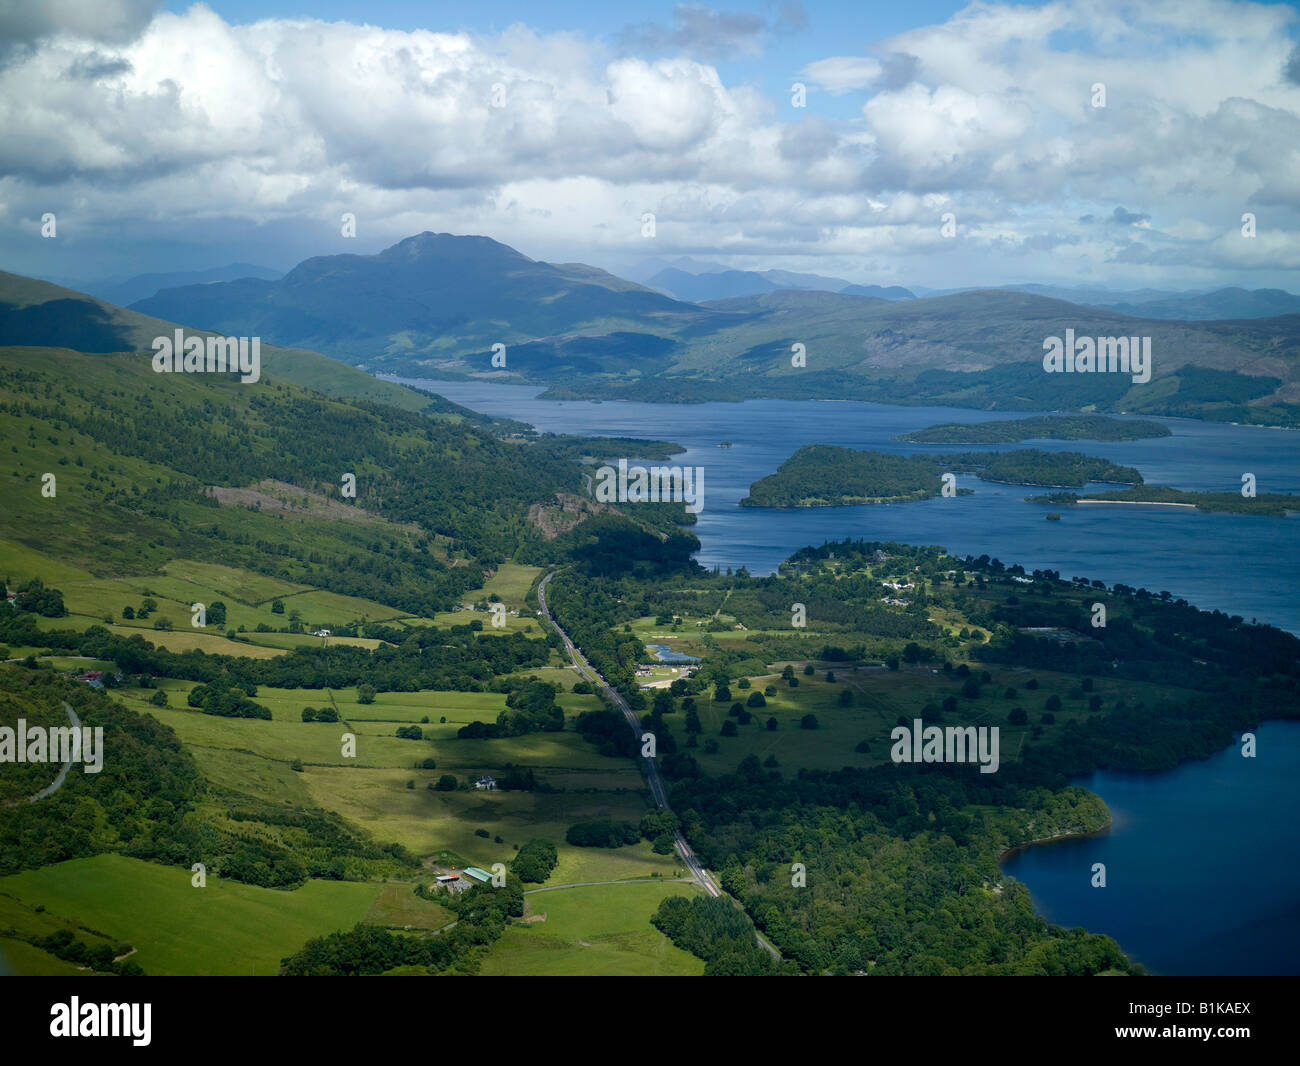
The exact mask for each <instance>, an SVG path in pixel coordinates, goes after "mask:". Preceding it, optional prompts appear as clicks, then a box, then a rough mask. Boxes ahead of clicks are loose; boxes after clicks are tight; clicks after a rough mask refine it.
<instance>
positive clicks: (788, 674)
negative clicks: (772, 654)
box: [781, 663, 794, 681]
mask: <svg viewBox="0 0 1300 1066" xmlns="http://www.w3.org/2000/svg"><path fill="white" fill-rule="evenodd" d="M792 677H794V666H793V665H791V664H789V663H787V664H786V667H785V669H784V670H782V671H781V680H783V681H789V680H790V679H791V678H792Z"/></svg>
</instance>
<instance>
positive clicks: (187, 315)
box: [132, 233, 709, 372]
mask: <svg viewBox="0 0 1300 1066" xmlns="http://www.w3.org/2000/svg"><path fill="white" fill-rule="evenodd" d="M132 306H133V309H134V310H137V311H141V312H144V313H146V314H150V315H157V316H161V317H166V318H170V319H174V320H176V321H182V322H190V323H194V324H195V325H199V326H203V327H205V328H208V329H213V330H218V331H220V332H223V333H232V334H238V335H241V336H242V335H250V336H252V335H257V336H261V337H263V338H265V339H267V340H271V341H273V342H275V343H277V344H283V345H289V346H294V347H303V348H311V349H313V350H315V351H320V352H325V353H326V354H328V355H332V356H334V357H336V358H338V359H341V360H343V361H345V362H349V363H353V364H356V363H362V362H364V363H366V364H368V365H369V366H371V367H372V368H374V369H394V368H397V367H398V366H404V367H405V368H406V369H408V370H409V369H419V368H421V367H425V368H432V369H438V368H445V367H455V368H460V369H462V370H465V369H477V370H481V371H484V372H490V371H491V370H492V369H493V368H492V365H491V362H490V360H491V353H492V346H493V345H494V344H498V343H501V344H505V345H507V346H508V347H509V346H512V345H514V344H519V343H526V342H529V341H532V340H534V339H536V338H539V337H552V336H556V335H560V334H565V335H568V334H584V333H597V334H601V335H603V334H608V333H617V332H620V331H635V332H639V333H644V334H654V333H659V332H663V331H665V330H671V329H672V328H674V327H679V326H683V325H688V324H691V323H694V322H698V321H700V320H701V319H705V318H707V317H709V316H708V313H707V312H703V311H701V310H700V309H699V308H696V307H692V306H690V305H688V304H683V303H680V302H678V301H676V300H673V299H670V298H669V297H667V296H664V295H662V294H661V293H658V292H653V291H651V290H650V289H647V288H643V287H642V286H640V285H637V284H635V283H634V282H630V281H624V280H623V279H622V278H618V277H615V276H614V275H613V274H610V273H607V272H606V271H603V270H599V269H597V268H595V267H590V266H584V265H582V264H553V263H544V262H539V261H536V260H533V259H530V258H528V256H526V255H523V254H521V253H520V252H517V251H515V249H513V248H510V247H507V246H506V245H504V244H500V243H498V242H497V241H494V240H491V239H490V238H488V237H474V236H454V235H452V234H448V233H421V234H419V235H418V236H414V237H408V238H406V239H405V240H403V241H400V242H398V243H397V244H395V245H393V246H392V247H390V248H387V249H385V250H384V251H382V252H380V253H378V254H377V255H328V256H317V257H315V258H312V259H307V260H305V261H304V262H302V263H299V264H298V266H296V267H294V268H293V270H291V271H289V273H288V274H286V275H285V276H284V277H283V278H281V279H280V280H279V281H262V280H256V279H244V280H240V281H230V282H223V283H215V284H211V285H189V286H184V287H182V288H178V289H166V290H164V291H162V292H159V293H158V294H157V295H155V296H152V297H150V298H148V299H146V300H141V301H138V302H137V303H135V304H133V305H132ZM638 351H639V349H638ZM642 354H643V355H644V356H645V358H653V356H652V354H651V353H650V352H649V351H648V350H647V351H646V352H644V353H642ZM466 356H475V357H481V358H477V359H476V361H475V362H474V363H471V364H466V363H464V362H463V359H464V358H465V357H466ZM507 359H508V362H507V365H508V366H509V367H510V368H511V369H514V360H513V359H510V358H509V357H507ZM616 368H618V369H622V368H623V364H622V363H621V362H620V363H617V366H616Z"/></svg>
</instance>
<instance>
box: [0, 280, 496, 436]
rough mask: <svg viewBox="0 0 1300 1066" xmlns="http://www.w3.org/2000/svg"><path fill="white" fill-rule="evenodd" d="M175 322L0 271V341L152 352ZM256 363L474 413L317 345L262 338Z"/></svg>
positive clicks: (379, 397) (312, 380) (367, 394)
mask: <svg viewBox="0 0 1300 1066" xmlns="http://www.w3.org/2000/svg"><path fill="white" fill-rule="evenodd" d="M178 321H179V320H178ZM184 324H185V329H186V334H187V335H193V336H200V337H205V338H206V337H208V336H212V335H213V334H212V333H211V332H210V331H206V330H202V329H197V328H192V324H191V323H190V322H188V321H186V322H185V323H184ZM177 325H178V322H172V321H166V320H164V319H160V318H154V317H152V316H150V315H147V314H142V313H140V312H139V311H132V310H129V309H127V308H123V307H117V306H114V305H113V304H111V303H108V302H107V301H105V300H100V299H97V298H96V297H94V296H89V295H87V294H86V293H83V292H76V291H75V290H73V289H65V288H63V287H62V286H59V285H55V284H53V283H52V282H48V281H38V280H37V279H35V278H28V277H23V276H22V275H21V274H7V273H5V272H4V271H0V347H18V346H22V347H33V348H42V349H53V348H67V349H71V350H73V351H78V352H89V353H96V354H108V353H111V352H139V353H147V354H148V355H149V356H150V357H152V354H153V352H152V347H151V346H152V344H153V340H154V338H155V337H162V336H165V337H170V336H172V335H173V333H174V332H175V330H176V328H177ZM247 335H248V336H252V334H247ZM262 369H263V374H264V375H266V376H270V377H272V378H276V379H280V380H283V381H287V382H292V383H293V384H295V385H302V386H305V387H307V388H311V389H315V390H317V391H318V392H322V393H324V394H325V395H327V396H337V397H346V398H351V399H361V400H372V401H375V402H378V403H385V404H391V405H393V406H395V407H400V408H403V409H405V410H408V411H420V410H426V409H428V408H429V406H430V404H431V402H435V401H436V402H437V405H438V407H439V409H440V410H443V411H445V412H453V411H454V413H455V414H456V415H457V416H458V417H466V416H468V417H472V418H477V417H478V416H476V415H474V414H473V413H472V412H470V411H467V410H465V409H464V408H457V407H455V405H452V404H448V403H447V402H446V401H442V400H437V398H436V397H430V396H429V395H428V394H426V393H420V392H416V391H414V390H412V389H408V388H405V387H404V386H401V385H395V384H393V383H392V382H388V381H379V380H378V379H376V378H373V377H371V376H370V375H369V374H366V373H365V372H363V371H360V370H357V369H355V368H354V367H350V366H347V365H345V364H343V363H340V362H339V361H338V360H335V359H329V358H326V357H325V356H322V355H320V354H318V353H317V352H311V351H304V350H302V349H298V348H281V347H277V346H275V345H274V344H271V343H269V342H267V340H266V338H263V344H262Z"/></svg>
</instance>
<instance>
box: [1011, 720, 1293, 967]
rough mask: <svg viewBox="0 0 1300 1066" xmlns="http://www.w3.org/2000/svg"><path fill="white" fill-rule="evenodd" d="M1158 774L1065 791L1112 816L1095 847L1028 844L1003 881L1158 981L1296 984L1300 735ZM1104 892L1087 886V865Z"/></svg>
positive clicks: (1269, 738)
mask: <svg viewBox="0 0 1300 1066" xmlns="http://www.w3.org/2000/svg"><path fill="white" fill-rule="evenodd" d="M1255 734H1256V737H1257V742H1258V743H1257V754H1256V757H1255V758H1253V759H1246V758H1243V757H1242V755H1241V747H1240V745H1234V746H1233V747H1231V748H1228V749H1226V750H1225V751H1222V752H1220V753H1219V754H1217V755H1215V756H1213V757H1211V758H1209V759H1206V760H1204V761H1202V762H1193V763H1185V764H1184V765H1182V766H1180V767H1179V768H1178V769H1176V770H1170V771H1169V772H1168V773H1159V774H1130V773H1109V772H1102V773H1096V774H1092V775H1091V776H1089V777H1085V778H1081V779H1080V780H1078V781H1075V782H1073V783H1074V784H1076V785H1082V786H1083V787H1084V788H1087V789H1090V790H1092V791H1093V792H1096V793H1097V794H1098V795H1099V796H1101V797H1102V799H1104V800H1105V801H1106V803H1107V805H1108V806H1109V807H1110V809H1111V813H1112V815H1113V816H1114V819H1115V822H1114V825H1113V826H1112V828H1111V829H1110V830H1109V831H1108V832H1106V833H1104V834H1102V835H1100V836H1095V837H1081V838H1078V839H1067V840H1060V841H1055V842H1053V843H1049V844H1036V845H1033V846H1031V847H1028V848H1025V849H1023V850H1022V851H1018V852H1016V853H1015V854H1013V855H1011V856H1009V857H1008V858H1007V860H1006V862H1004V863H1003V867H1002V868H1003V870H1004V871H1005V872H1006V873H1007V874H1010V875H1011V876H1012V877H1015V878H1016V879H1017V880H1020V881H1023V882H1024V883H1025V884H1026V885H1027V886H1028V887H1029V890H1030V892H1031V893H1032V894H1033V897H1034V901H1035V904H1036V907H1037V910H1038V912H1039V913H1040V914H1042V915H1043V917H1044V918H1046V919H1047V920H1048V921H1051V922H1055V923H1057V924H1058V925H1064V926H1067V927H1068V926H1083V927H1084V928H1086V929H1089V930H1091V931H1093V932H1096V933H1108V934H1110V935H1111V936H1113V937H1114V938H1115V939H1116V940H1118V941H1119V943H1120V945H1121V946H1122V947H1123V948H1124V949H1125V951H1127V952H1128V953H1129V955H1130V956H1132V957H1133V958H1135V959H1136V960H1137V961H1138V962H1141V963H1142V964H1143V965H1144V966H1146V967H1147V969H1149V970H1150V971H1151V972H1152V973H1159V974H1270V975H1271V974H1300V891H1298V890H1297V885H1298V884H1300V820H1297V819H1296V818H1295V817H1293V816H1292V811H1293V810H1294V805H1295V801H1296V798H1297V787H1296V783H1295V782H1296V776H1295V767H1296V765H1297V762H1298V761H1300V722H1267V723H1265V724H1264V725H1262V726H1260V727H1259V728H1258V729H1257V730H1255ZM1098 862H1100V863H1104V864H1105V866H1106V887H1105V888H1093V887H1092V866H1093V863H1098Z"/></svg>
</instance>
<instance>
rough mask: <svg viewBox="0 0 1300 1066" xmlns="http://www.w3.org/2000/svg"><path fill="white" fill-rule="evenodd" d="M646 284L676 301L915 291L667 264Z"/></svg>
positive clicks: (890, 295) (900, 295)
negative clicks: (770, 294)
mask: <svg viewBox="0 0 1300 1066" xmlns="http://www.w3.org/2000/svg"><path fill="white" fill-rule="evenodd" d="M646 285H647V286H648V287H649V288H652V289H658V290H659V291H660V292H664V293H667V294H668V295H669V296H672V297H675V298H676V299H678V300H686V301H688V302H690V303H705V302H707V301H709V300H729V299H733V298H734V297H737V296H760V295H762V294H763V293H766V292H777V291H778V290H780V289H795V290H808V291H820V292H844V293H848V294H850V295H853V296H878V297H881V298H882V299H885V300H911V299H914V298H915V294H913V293H911V292H909V291H908V290H907V289H903V288H900V287H899V286H897V285H893V286H889V287H887V288H886V287H882V286H880V285H854V284H852V283H850V282H847V281H845V280H844V279H843V278H829V277H824V276H823V275H821V274H796V273H793V272H792V271H789V270H763V271H753V270H717V271H708V272H704V273H698V274H693V273H690V272H689V271H686V270H683V269H680V268H677V267H668V268H667V269H665V270H661V271H659V272H658V273H657V274H655V275H654V276H653V277H651V278H650V279H649V280H648V281H647V282H646Z"/></svg>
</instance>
